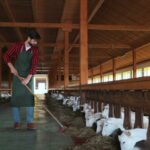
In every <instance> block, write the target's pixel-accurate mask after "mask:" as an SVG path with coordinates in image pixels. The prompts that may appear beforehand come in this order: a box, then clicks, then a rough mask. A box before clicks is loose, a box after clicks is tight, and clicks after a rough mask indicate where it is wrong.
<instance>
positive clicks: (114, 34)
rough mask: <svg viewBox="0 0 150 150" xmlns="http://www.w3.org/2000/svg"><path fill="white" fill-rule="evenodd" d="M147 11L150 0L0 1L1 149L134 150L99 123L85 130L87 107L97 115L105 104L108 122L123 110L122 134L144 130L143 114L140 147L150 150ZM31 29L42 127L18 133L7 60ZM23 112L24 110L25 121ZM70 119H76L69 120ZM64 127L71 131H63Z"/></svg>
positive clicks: (38, 119)
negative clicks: (104, 131)
mask: <svg viewBox="0 0 150 150" xmlns="http://www.w3.org/2000/svg"><path fill="white" fill-rule="evenodd" d="M149 14H150V1H149V0H144V1H137V0H124V1H120V0H0V147H2V150H12V149H15V150H24V149H27V148H29V149H33V150H34V149H36V150H41V149H46V150H49V149H51V150H55V149H56V150H67V149H68V150H69V149H70V150H71V149H72V150H80V149H85V150H86V149H91V150H97V149H99V150H101V149H102V150H115V149H116V150H119V149H120V150H129V149H123V148H122V147H121V144H118V145H120V146H119V148H118V145H117V144H114V143H113V144H112V141H113V138H112V137H111V139H108V138H110V137H107V138H106V136H102V135H101V133H98V134H97V133H96V132H95V131H94V130H93V129H91V127H93V125H94V123H97V122H96V120H95V121H94V123H93V125H92V126H91V127H88V125H87V122H86V121H87V120H86V118H85V117H84V114H86V112H85V109H88V110H89V111H91V112H93V114H96V113H99V112H103V110H104V109H105V108H106V106H109V113H108V116H107V119H109V118H118V119H119V118H121V115H122V110H123V113H124V120H123V127H124V129H125V130H127V129H128V130H130V129H131V130H134V129H137V128H138V129H144V128H145V121H144V120H145V119H144V117H145V118H146V119H147V120H148V125H147V127H146V131H147V133H146V139H144V140H145V141H146V144H147V146H146V147H145V148H144V146H143V149H145V150H148V149H150V144H149V143H150V126H149V124H150V17H149ZM29 29H34V30H36V31H37V32H38V33H39V34H40V36H41V40H40V41H39V43H38V49H39V63H38V66H37V70H36V74H34V76H33V91H30V89H28V91H29V92H30V93H32V94H33V95H34V99H35V108H34V119H35V122H36V124H37V126H38V128H37V130H36V131H33V132H28V131H26V130H25V129H24V128H25V124H24V125H23V128H21V129H20V130H18V131H17V132H16V131H15V130H13V129H12V127H13V120H12V116H11V106H10V102H11V97H12V85H13V74H12V73H11V72H10V69H9V67H8V65H7V64H6V63H5V61H4V59H3V56H4V54H5V53H6V51H7V50H8V49H9V48H10V47H11V46H13V45H14V44H15V43H17V42H21V41H22V42H23V41H25V40H26V39H27V32H28V30H29ZM65 100H66V101H65ZM85 104H87V105H85ZM86 106H88V108H87V107H86ZM85 107H86V108H85ZM82 109H83V110H82ZM49 111H50V113H49ZM51 111H52V113H53V114H54V117H53V116H52V115H51ZM83 111H84V113H83ZM133 113H134V125H133V126H132V114H133ZM25 114H26V113H25V110H24V109H23V111H22V116H23V117H22V119H23V120H25V117H24V116H25ZM68 114H70V116H71V117H72V118H71V119H66V118H67V117H68V118H69V117H70V116H67V115H68ZM65 115H66V116H65ZM55 117H56V119H55ZM64 118H65V119H66V120H65V119H64ZM79 118H80V122H82V123H81V124H82V125H81V124H80V125H79V127H77V126H76V124H73V120H77V119H79ZM57 119H58V122H57ZM97 119H100V118H97ZM74 122H76V123H77V122H78V121H74ZM72 126H73V127H74V128H75V127H76V132H80V133H82V131H83V130H81V128H84V127H85V128H86V130H87V134H88V133H89V136H81V135H80V136H79V133H78V134H72V133H71V131H72V130H71V129H73V128H72ZM60 127H61V128H64V127H65V129H66V130H68V131H65V132H64V133H63V134H62V133H59V132H58V129H59V128H60ZM91 130H92V131H91ZM84 131H85V130H84ZM66 132H67V133H66ZM95 137H96V138H98V139H99V141H98V142H97V143H96V142H95V143H94V142H93V141H94V138H95ZM105 138H106V139H105ZM90 139H91V140H93V141H92V142H93V143H92V142H91V141H90ZM95 140H96V139H95ZM105 140H106V141H107V142H106V141H105ZM111 140H112V141H111ZM108 141H109V142H108ZM110 141H111V142H110ZM139 141H142V140H139ZM139 141H136V142H139ZM90 142H91V143H92V144H91V143H90ZM136 142H135V144H136ZM88 143H89V145H91V147H90V146H89V145H88ZM104 143H106V144H104ZM110 143H111V144H110ZM86 144H87V145H88V146H87V145H86ZM114 145H116V147H114ZM134 146H135V145H134ZM89 147H90V148H89ZM131 150H132V149H131Z"/></svg>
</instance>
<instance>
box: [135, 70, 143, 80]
mask: <svg viewBox="0 0 150 150" xmlns="http://www.w3.org/2000/svg"><path fill="white" fill-rule="evenodd" d="M136 77H137V78H139V77H142V68H139V69H137V70H136Z"/></svg>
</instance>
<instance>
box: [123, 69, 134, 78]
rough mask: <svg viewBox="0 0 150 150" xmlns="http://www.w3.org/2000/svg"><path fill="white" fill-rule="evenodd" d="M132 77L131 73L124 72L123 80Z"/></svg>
mask: <svg viewBox="0 0 150 150" xmlns="http://www.w3.org/2000/svg"><path fill="white" fill-rule="evenodd" d="M131 77H132V73H131V71H125V72H123V79H130V78H131Z"/></svg>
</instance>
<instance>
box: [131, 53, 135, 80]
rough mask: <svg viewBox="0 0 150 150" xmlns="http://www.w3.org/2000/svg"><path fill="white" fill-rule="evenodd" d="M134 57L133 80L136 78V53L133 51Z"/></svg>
mask: <svg viewBox="0 0 150 150" xmlns="http://www.w3.org/2000/svg"><path fill="white" fill-rule="evenodd" d="M132 56H133V78H136V51H135V50H133V51H132Z"/></svg>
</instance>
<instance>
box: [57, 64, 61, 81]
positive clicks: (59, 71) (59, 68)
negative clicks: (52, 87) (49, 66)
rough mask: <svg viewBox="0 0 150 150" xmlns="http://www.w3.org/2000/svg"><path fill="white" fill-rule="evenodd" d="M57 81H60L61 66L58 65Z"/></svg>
mask: <svg viewBox="0 0 150 150" xmlns="http://www.w3.org/2000/svg"><path fill="white" fill-rule="evenodd" d="M58 82H59V83H60V82H61V66H59V67H58Z"/></svg>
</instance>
